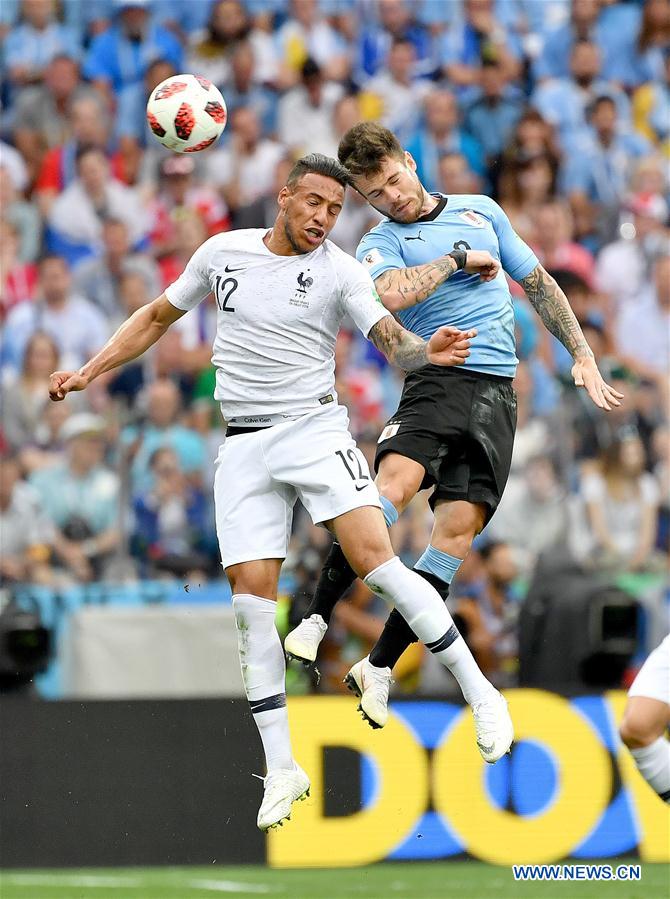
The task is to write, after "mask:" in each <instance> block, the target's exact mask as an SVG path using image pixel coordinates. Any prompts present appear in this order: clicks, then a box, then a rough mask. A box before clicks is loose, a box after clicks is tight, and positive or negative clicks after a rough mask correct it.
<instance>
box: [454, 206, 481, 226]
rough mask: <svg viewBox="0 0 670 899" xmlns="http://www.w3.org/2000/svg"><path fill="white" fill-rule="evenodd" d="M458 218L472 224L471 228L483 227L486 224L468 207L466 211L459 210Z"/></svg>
mask: <svg viewBox="0 0 670 899" xmlns="http://www.w3.org/2000/svg"><path fill="white" fill-rule="evenodd" d="M460 218H462V219H463V221H464V222H467V223H468V225H472V227H473V228H483V227H484V226H485V225H486V222H485V221H484V219H483V218H482V217H481V216H479V215H477V213H476V212H473V211H472V209H468V211H467V212H461V214H460Z"/></svg>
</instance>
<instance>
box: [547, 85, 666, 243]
mask: <svg viewBox="0 0 670 899" xmlns="http://www.w3.org/2000/svg"><path fill="white" fill-rule="evenodd" d="M589 122H590V128H589V129H588V133H585V134H584V137H583V139H580V140H578V141H577V140H576V141H575V142H574V144H573V147H572V152H571V154H570V156H569V157H568V158H567V160H566V162H565V165H564V169H563V172H562V183H563V189H564V191H565V192H566V193H567V194H568V197H569V198H570V202H571V204H572V206H573V210H574V211H575V214H576V215H579V216H580V217H581V218H584V219H587V220H588V216H589V214H590V215H591V216H593V217H597V221H595V222H594V223H595V227H594V228H593V229H592V230H591V233H590V235H588V233H587V234H585V235H584V237H585V238H587V237H588V238H590V242H591V243H593V244H595V245H596V246H602V244H603V243H605V242H607V241H608V240H611V239H612V238H613V236H614V233H615V229H616V226H617V225H618V213H619V206H620V204H621V203H622V202H623V201H624V198H625V194H626V190H627V186H628V181H629V178H630V175H631V172H632V168H633V164H634V161H635V160H636V159H639V158H640V157H642V156H646V155H648V154H649V152H650V149H651V148H650V146H649V144H648V143H647V141H646V140H645V139H644V138H643V137H642V136H641V135H638V134H634V133H629V132H626V131H623V130H622V129H621V123H620V121H619V118H618V112H617V106H616V103H615V102H614V100H612V98H611V97H598V98H597V99H596V100H595V101H594V103H593V105H592V107H591V111H590V115H589Z"/></svg>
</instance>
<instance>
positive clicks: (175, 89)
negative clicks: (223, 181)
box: [147, 75, 228, 153]
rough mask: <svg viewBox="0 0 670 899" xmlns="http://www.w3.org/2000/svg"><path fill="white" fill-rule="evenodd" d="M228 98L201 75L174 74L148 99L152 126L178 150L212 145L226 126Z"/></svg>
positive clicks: (154, 131) (160, 136)
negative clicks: (225, 98)
mask: <svg viewBox="0 0 670 899" xmlns="http://www.w3.org/2000/svg"><path fill="white" fill-rule="evenodd" d="M227 115H228V114H227V110H226V101H225V100H224V99H223V96H222V95H221V92H220V91H219V90H218V89H217V88H216V87H215V85H213V84H212V82H211V81H208V80H207V79H206V78H202V77H200V75H173V76H172V77H171V78H166V79H165V81H161V83H160V84H159V85H158V87H155V88H154V89H153V90H152V92H151V96H150V97H149V100H148V102H147V121H148V122H149V127H150V128H151V130H152V131H153V133H154V134H155V135H156V139H157V140H159V141H160V142H161V143H162V144H163V146H164V147H167V148H168V149H169V150H174V151H175V153H197V152H199V151H200V150H205V149H206V148H207V147H210V146H211V145H212V144H213V143H214V142H215V141H216V140H217V138H218V137H219V136H220V134H221V132H222V131H223V129H224V128H225V127H226V118H227Z"/></svg>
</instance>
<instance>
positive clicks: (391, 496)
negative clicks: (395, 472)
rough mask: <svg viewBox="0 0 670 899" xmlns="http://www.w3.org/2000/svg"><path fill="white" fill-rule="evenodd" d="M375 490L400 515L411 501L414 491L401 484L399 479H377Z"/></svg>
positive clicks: (408, 486) (410, 487) (409, 486)
mask: <svg viewBox="0 0 670 899" xmlns="http://www.w3.org/2000/svg"><path fill="white" fill-rule="evenodd" d="M376 483H377V489H378V490H379V492H380V494H381V495H382V496H385V497H386V499H387V500H389V502H391V503H393V505H394V506H395V507H396V509H397V511H398V515H401V514H402V513H403V512H404V511H405V509H406V508H407V506H408V505H409V504H410V502H411V501H412V498H413V497H414V495H415V493H416V490H413V489H412V486H411V485H409V484H405V483H403V481H402V480H401V479H400V478H386V477H381V476H380V477H378V478H377V482H376Z"/></svg>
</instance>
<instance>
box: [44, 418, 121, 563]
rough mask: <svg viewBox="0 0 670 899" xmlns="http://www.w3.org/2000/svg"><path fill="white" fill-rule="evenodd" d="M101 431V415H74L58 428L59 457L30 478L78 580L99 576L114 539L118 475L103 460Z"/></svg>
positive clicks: (58, 547)
mask: <svg viewBox="0 0 670 899" xmlns="http://www.w3.org/2000/svg"><path fill="white" fill-rule="evenodd" d="M105 432H106V424H105V421H104V419H102V418H100V416H97V415H92V414H91V413H87V412H81V413H79V414H77V415H73V416H72V417H71V418H69V419H68V420H67V421H66V422H65V424H64V425H63V427H62V428H61V437H62V439H63V441H64V443H65V456H64V458H63V460H62V461H61V462H60V463H58V464H56V465H53V466H50V467H48V468H43V469H41V470H40V471H36V472H34V473H33V474H32V475H31V478H30V483H31V484H32V486H33V487H34V489H35V490H36V491H37V493H38V495H39V498H40V506H41V508H42V509H43V510H44V512H45V514H46V515H47V517H48V518H49V520H50V521H51V522H52V524H53V525H54V526H55V529H56V531H55V539H54V545H55V548H56V552H57V554H58V556H59V557H60V560H61V563H62V564H63V565H64V567H65V568H66V569H67V570H68V571H69V572H70V573H71V574H72V575H73V576H74V577H76V578H77V580H80V581H90V580H93V579H94V578H96V577H100V576H101V575H102V573H103V567H104V564H105V561H106V560H107V559H108V558H109V555H110V554H111V553H112V552H113V550H114V549H115V548H116V547H117V546H118V543H119V537H120V533H119V528H118V520H119V479H118V476H117V475H116V474H115V473H114V472H113V471H111V470H110V469H109V468H107V467H106V466H105V464H104V461H103V460H104V455H105V448H106V447H105Z"/></svg>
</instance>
